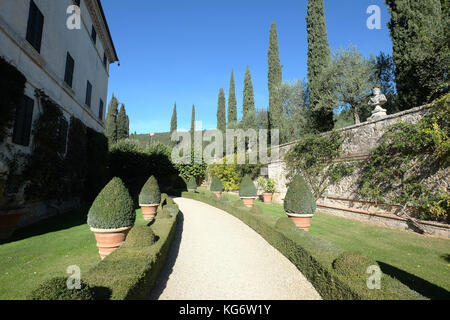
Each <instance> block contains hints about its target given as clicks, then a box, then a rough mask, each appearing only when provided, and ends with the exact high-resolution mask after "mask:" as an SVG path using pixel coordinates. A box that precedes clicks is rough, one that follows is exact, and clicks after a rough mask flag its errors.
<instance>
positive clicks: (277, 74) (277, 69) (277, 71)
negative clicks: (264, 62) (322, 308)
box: [268, 22, 283, 129]
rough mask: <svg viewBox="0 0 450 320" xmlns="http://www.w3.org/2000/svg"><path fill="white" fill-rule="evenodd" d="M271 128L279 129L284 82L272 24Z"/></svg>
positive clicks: (270, 55) (275, 28) (270, 60)
mask: <svg viewBox="0 0 450 320" xmlns="http://www.w3.org/2000/svg"><path fill="white" fill-rule="evenodd" d="M268 61H269V74H268V87H269V128H270V129H279V128H280V121H281V115H282V110H281V108H282V105H281V99H280V94H279V92H278V91H279V90H280V87H281V82H282V78H283V76H282V69H281V64H280V53H279V49H278V36H277V25H276V23H275V22H272V25H271V26H270V40H269V51H268Z"/></svg>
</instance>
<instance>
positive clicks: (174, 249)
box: [149, 211, 184, 300]
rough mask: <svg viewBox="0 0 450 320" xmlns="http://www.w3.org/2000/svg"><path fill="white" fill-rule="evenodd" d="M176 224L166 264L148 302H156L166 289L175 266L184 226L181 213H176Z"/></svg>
mask: <svg viewBox="0 0 450 320" xmlns="http://www.w3.org/2000/svg"><path fill="white" fill-rule="evenodd" d="M178 214H179V216H178V224H177V227H176V230H175V235H174V237H173V240H172V244H171V246H170V251H169V254H168V255H167V260H166V263H165V264H164V267H163V268H162V270H161V272H160V274H159V275H158V278H157V279H156V282H155V286H154V287H153V290H152V292H151V293H150V297H149V299H150V300H158V299H159V297H160V296H161V294H162V293H163V291H164V289H165V288H166V285H167V281H168V280H169V277H170V275H171V274H172V271H173V266H174V265H175V261H176V260H177V257H178V253H179V251H180V244H181V239H182V237H183V224H184V214H183V212H181V211H180V212H179V213H178Z"/></svg>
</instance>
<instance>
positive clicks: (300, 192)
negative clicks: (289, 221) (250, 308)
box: [284, 175, 317, 214]
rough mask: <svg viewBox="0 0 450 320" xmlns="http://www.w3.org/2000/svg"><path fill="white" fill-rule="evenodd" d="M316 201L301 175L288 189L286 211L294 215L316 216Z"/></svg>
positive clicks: (285, 200) (285, 203)
mask: <svg viewBox="0 0 450 320" xmlns="http://www.w3.org/2000/svg"><path fill="white" fill-rule="evenodd" d="M316 208H317V206H316V199H315V198H314V196H313V194H312V192H311V189H310V188H309V186H308V184H307V183H306V181H305V180H304V179H303V177H302V176H301V175H297V176H296V177H295V178H294V180H293V181H292V183H291V185H290V186H289V188H288V191H287V193H286V197H285V198H284V211H285V212H286V213H294V214H314V213H315V212H316Z"/></svg>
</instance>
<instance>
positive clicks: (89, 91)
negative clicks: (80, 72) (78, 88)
mask: <svg viewBox="0 0 450 320" xmlns="http://www.w3.org/2000/svg"><path fill="white" fill-rule="evenodd" d="M91 97H92V84H91V83H90V82H89V81H88V82H87V85H86V101H85V104H86V105H87V106H88V107H91Z"/></svg>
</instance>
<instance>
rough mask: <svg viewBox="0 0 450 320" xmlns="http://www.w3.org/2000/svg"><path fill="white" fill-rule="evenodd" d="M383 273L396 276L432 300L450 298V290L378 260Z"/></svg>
mask: <svg viewBox="0 0 450 320" xmlns="http://www.w3.org/2000/svg"><path fill="white" fill-rule="evenodd" d="M377 262H378V264H379V266H380V268H381V271H383V273H385V274H387V275H389V276H391V277H392V278H396V279H397V280H399V281H400V282H402V283H403V284H404V285H406V286H408V287H409V288H410V289H412V290H414V291H416V292H418V293H420V294H421V295H423V296H425V297H427V298H430V299H432V300H449V299H450V292H449V291H447V290H445V289H444V288H441V287H439V286H437V285H435V284H432V283H431V282H428V281H426V280H424V279H422V278H419V277H417V276H415V275H413V274H411V273H408V272H406V271H403V270H400V269H398V268H396V267H394V266H391V265H389V264H386V263H384V262H380V261H377Z"/></svg>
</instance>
